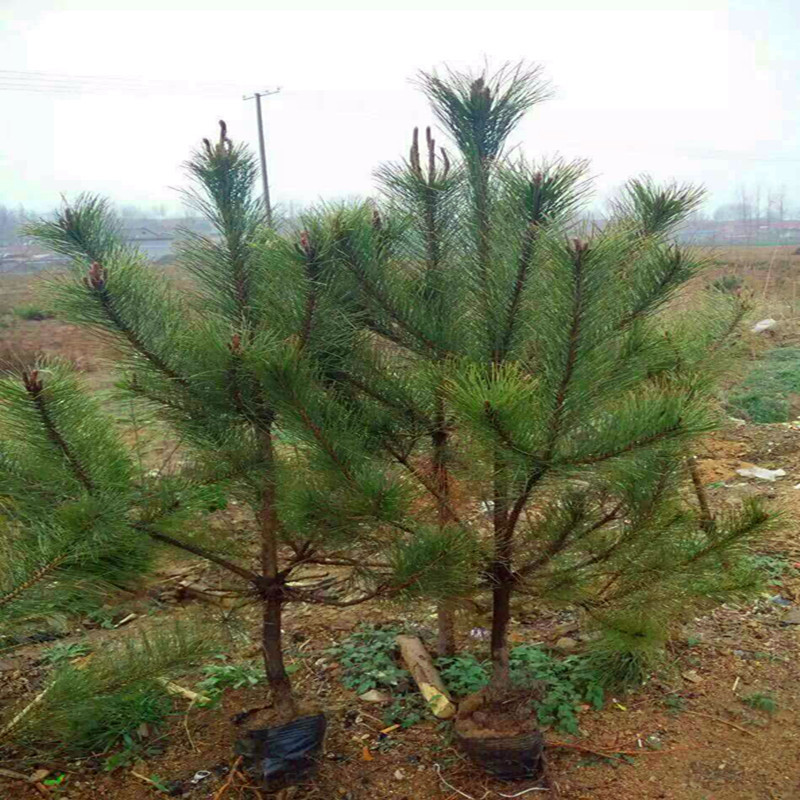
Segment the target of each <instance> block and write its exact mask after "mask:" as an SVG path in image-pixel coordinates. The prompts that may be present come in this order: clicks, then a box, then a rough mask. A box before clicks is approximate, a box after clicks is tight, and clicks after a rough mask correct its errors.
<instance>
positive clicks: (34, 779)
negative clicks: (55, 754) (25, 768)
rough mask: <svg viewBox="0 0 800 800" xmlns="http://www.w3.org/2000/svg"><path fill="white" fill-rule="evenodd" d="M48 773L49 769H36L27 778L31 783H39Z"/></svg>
mask: <svg viewBox="0 0 800 800" xmlns="http://www.w3.org/2000/svg"><path fill="white" fill-rule="evenodd" d="M49 774H50V770H49V769H37V770H36V772H34V773H33V775H31V776H30V778H28V780H29V781H30V782H31V783H41V782H42V781H43V780H44V779H45V778H46V777H47V776H48V775H49Z"/></svg>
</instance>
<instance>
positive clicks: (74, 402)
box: [0, 359, 149, 619]
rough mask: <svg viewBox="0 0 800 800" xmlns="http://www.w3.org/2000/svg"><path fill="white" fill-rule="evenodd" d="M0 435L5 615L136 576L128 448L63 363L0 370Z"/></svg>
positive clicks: (73, 602) (59, 603) (44, 607)
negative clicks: (12, 370) (5, 371)
mask: <svg viewBox="0 0 800 800" xmlns="http://www.w3.org/2000/svg"><path fill="white" fill-rule="evenodd" d="M0 437H1V438H2V445H0V551H2V553H3V556H4V557H3V558H0V610H2V613H3V614H4V615H7V616H8V618H9V619H10V618H12V617H26V616H36V615H37V614H41V613H42V612H45V613H46V612H47V611H48V610H49V609H52V608H61V609H64V610H66V609H68V608H70V607H71V606H72V607H78V606H81V605H83V606H84V607H85V605H86V603H87V602H88V601H89V599H90V598H92V596H93V595H94V596H95V598H96V596H97V592H98V589H99V588H100V587H101V586H102V584H103V582H104V581H106V580H113V581H115V582H120V581H121V582H124V581H127V580H130V579H132V578H136V577H139V576H140V575H141V573H142V572H143V571H144V570H145V569H146V568H147V565H148V562H149V547H148V542H147V537H146V536H143V535H141V534H140V533H138V532H136V531H135V530H133V528H132V526H131V520H130V518H129V512H130V507H131V503H132V497H133V485H132V475H133V466H132V463H131V460H130V457H129V454H128V453H127V452H126V450H125V447H124V445H123V443H122V440H121V438H120V436H119V433H118V432H117V431H116V430H115V429H114V426H113V423H112V421H111V420H110V419H109V417H108V416H107V415H106V414H105V413H104V410H103V409H102V408H101V405H100V403H99V401H98V400H96V399H94V398H90V397H89V396H88V395H87V394H86V393H85V392H84V390H83V388H82V386H81V384H80V382H79V381H78V379H77V378H76V376H75V375H74V373H73V372H72V370H71V368H70V367H69V366H68V365H67V364H64V363H62V362H59V361H57V360H44V359H43V360H40V361H39V362H38V363H37V364H35V365H33V368H30V369H29V370H26V371H23V372H11V373H8V374H7V375H5V376H3V377H2V378H0ZM55 578H59V580H57V581H54V579H55ZM95 602H96V600H95ZM97 605H99V603H97Z"/></svg>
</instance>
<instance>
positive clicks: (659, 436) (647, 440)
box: [567, 419, 683, 466]
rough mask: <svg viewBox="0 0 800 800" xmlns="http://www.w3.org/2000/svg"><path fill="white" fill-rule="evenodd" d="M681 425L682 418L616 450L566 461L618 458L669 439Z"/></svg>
mask: <svg viewBox="0 0 800 800" xmlns="http://www.w3.org/2000/svg"><path fill="white" fill-rule="evenodd" d="M682 426H683V422H682V420H680V419H678V421H677V422H675V423H674V424H673V425H670V426H669V427H668V428H665V429H664V430H661V431H658V432H657V433H653V434H650V435H649V436H642V437H641V438H639V439H634V440H633V441H632V442H628V444H626V445H624V446H623V447H618V448H617V449H616V450H608V451H606V452H605V453H596V454H595V455H592V456H584V457H582V458H577V459H572V460H570V461H569V462H567V463H569V464H571V465H574V466H588V465H590V464H600V463H601V462H603V461H608V460H609V459H611V458H618V457H619V456H623V455H625V454H626V453H631V452H633V451H634V450H640V449H642V448H643V447H650V446H651V445H654V444H657V443H658V442H660V441H662V440H664V439H669V438H670V437H672V436H674V435H675V434H676V433H678V432H679V431H680V430H681V428H682Z"/></svg>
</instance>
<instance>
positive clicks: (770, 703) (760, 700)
mask: <svg viewBox="0 0 800 800" xmlns="http://www.w3.org/2000/svg"><path fill="white" fill-rule="evenodd" d="M742 702H743V703H744V704H745V705H748V706H750V708H754V709H756V711H764V712H766V713H767V714H774V713H775V712H776V711H777V710H778V701H777V700H776V699H775V695H773V694H772V693H770V692H754V693H753V694H749V695H747V696H746V697H743V698H742Z"/></svg>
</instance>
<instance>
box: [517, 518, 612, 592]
mask: <svg viewBox="0 0 800 800" xmlns="http://www.w3.org/2000/svg"><path fill="white" fill-rule="evenodd" d="M621 510H622V503H618V504H617V505H616V506H614V508H612V509H611V511H609V512H608V513H607V514H606V515H605V516H603V517H601V518H600V519H599V520H597V521H596V522H594V523H592V525H590V526H589V527H587V528H585V529H584V530H583V531H582V532H580V533H579V534H577V535H575V536H572V537H570V534H571V533H573V529H572V528H571V527H568V528H565V530H564V531H563V532H562V533H561V535H559V536H558V537H557V538H556V539H555V540H554V541H553V542H551V543H550V545H549V546H548V547H547V550H546V551H545V552H544V553H543V554H542V555H541V556H539V557H538V558H537V559H534V560H533V561H529V562H528V563H527V564H524V565H523V566H521V567H520V568H519V569H517V570H515V576H516V577H518V578H520V577H525V576H527V575H530V574H531V573H534V572H536V571H537V570H539V569H541V568H542V567H545V566H547V564H549V563H550V562H551V561H552V560H553V559H554V558H555V557H556V556H557V555H559V554H560V553H562V552H564V551H565V550H566V549H567V548H568V547H573V546H574V545H575V544H577V543H578V542H579V541H581V540H582V539H585V538H586V537H587V536H590V535H591V534H592V533H595V532H596V531H599V530H600V528H604V527H605V526H606V525H608V524H610V523H611V522H614V521H615V520H617V519H619V512H620V511H621Z"/></svg>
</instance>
